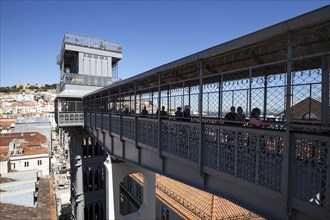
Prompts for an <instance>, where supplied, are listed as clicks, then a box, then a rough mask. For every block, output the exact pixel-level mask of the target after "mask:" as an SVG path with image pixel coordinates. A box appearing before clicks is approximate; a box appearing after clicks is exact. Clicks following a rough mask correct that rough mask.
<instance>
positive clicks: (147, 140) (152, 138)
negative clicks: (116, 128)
mask: <svg viewBox="0 0 330 220" xmlns="http://www.w3.org/2000/svg"><path fill="white" fill-rule="evenodd" d="M137 129H138V141H139V142H141V143H143V144H146V145H149V146H151V147H154V148H157V147H158V120H151V119H146V118H139V119H138V128H137Z"/></svg>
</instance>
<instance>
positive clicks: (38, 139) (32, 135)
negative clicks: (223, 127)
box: [0, 132, 47, 146]
mask: <svg viewBox="0 0 330 220" xmlns="http://www.w3.org/2000/svg"><path fill="white" fill-rule="evenodd" d="M13 139H24V140H25V142H28V143H30V144H31V145H29V146H33V145H40V144H44V143H46V142H47V140H46V137H45V136H44V135H42V134H40V133H39V132H18V133H4V134H0V146H9V143H10V142H12V140H13Z"/></svg>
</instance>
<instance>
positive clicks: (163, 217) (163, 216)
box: [160, 205, 169, 220]
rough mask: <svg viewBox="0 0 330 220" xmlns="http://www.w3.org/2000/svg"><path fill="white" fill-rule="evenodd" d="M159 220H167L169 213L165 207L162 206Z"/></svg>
mask: <svg viewBox="0 0 330 220" xmlns="http://www.w3.org/2000/svg"><path fill="white" fill-rule="evenodd" d="M160 219H161V220H168V219H169V211H168V209H167V207H166V206H164V205H162V210H161V213H160Z"/></svg>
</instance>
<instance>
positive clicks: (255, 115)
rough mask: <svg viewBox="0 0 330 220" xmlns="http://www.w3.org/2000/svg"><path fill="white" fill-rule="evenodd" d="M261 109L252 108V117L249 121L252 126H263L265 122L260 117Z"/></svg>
mask: <svg viewBox="0 0 330 220" xmlns="http://www.w3.org/2000/svg"><path fill="white" fill-rule="evenodd" d="M260 112H261V111H260V109H259V108H254V109H252V111H251V118H250V121H249V124H250V125H251V126H252V127H257V128H261V127H263V123H262V121H261V119H260Z"/></svg>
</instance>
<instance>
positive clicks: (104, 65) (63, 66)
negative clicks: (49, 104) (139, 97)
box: [55, 33, 122, 127]
mask: <svg viewBox="0 0 330 220" xmlns="http://www.w3.org/2000/svg"><path fill="white" fill-rule="evenodd" d="M121 58H122V46H121V44H118V43H112V42H110V41H107V40H100V39H96V38H91V37H86V36H82V35H77V34H70V33H66V34H65V35H64V39H63V43H62V49H61V53H60V55H58V56H57V64H58V65H59V66H60V84H59V86H58V88H57V91H58V95H57V98H56V100H55V102H56V103H55V106H56V121H57V124H58V125H59V126H60V127H70V126H72V127H75V126H83V125H84V117H83V115H84V111H83V101H82V97H83V96H84V95H86V94H87V93H90V92H92V91H95V90H98V89H101V88H103V87H106V86H108V85H111V84H113V83H115V82H117V81H119V80H120V79H119V78H118V61H119V60H120V59H121Z"/></svg>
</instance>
